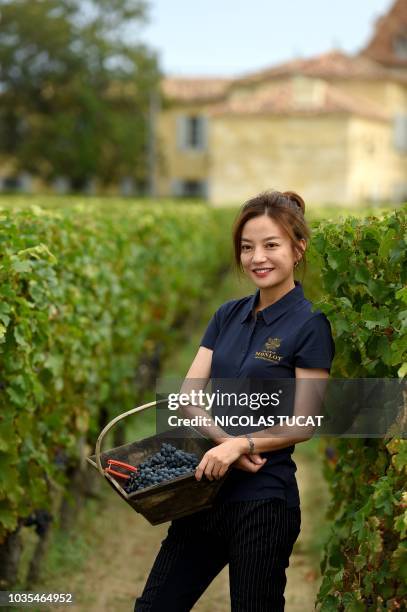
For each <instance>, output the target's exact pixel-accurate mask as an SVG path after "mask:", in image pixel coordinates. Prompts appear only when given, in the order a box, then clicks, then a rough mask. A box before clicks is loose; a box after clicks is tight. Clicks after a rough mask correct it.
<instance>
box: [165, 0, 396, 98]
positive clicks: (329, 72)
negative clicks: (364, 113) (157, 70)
mask: <svg viewBox="0 0 407 612" xmlns="http://www.w3.org/2000/svg"><path fill="white" fill-rule="evenodd" d="M406 4H407V0H406ZM292 75H303V76H308V77H315V78H322V79H327V80H332V81H334V80H335V79H389V80H397V81H403V82H405V83H407V73H406V72H403V71H400V70H392V69H390V68H387V67H385V66H383V65H381V64H379V63H378V62H375V61H374V60H372V59H371V58H370V57H365V56H364V55H348V54H346V53H343V52H342V51H338V50H334V51H329V52H327V53H322V54H320V55H316V56H314V57H310V58H306V59H304V58H300V59H294V60H290V61H287V62H283V63H281V64H277V65H276V66H272V67H270V68H266V69H264V70H260V71H256V72H251V73H249V74H246V75H243V76H241V77H236V78H219V77H217V78H215V77H214V78H209V77H205V78H202V77H166V78H164V79H163V81H162V84H161V86H162V91H163V93H164V95H165V96H166V97H167V98H170V99H172V100H177V101H178V102H198V101H199V102H209V103H210V102H216V101H219V100H221V99H222V98H225V97H226V94H227V93H228V91H229V90H231V89H234V88H235V87H241V86H245V85H248V86H250V85H251V84H256V83H261V82H264V81H268V80H270V81H272V80H274V79H278V78H281V77H288V76H292Z"/></svg>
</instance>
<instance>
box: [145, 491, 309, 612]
mask: <svg viewBox="0 0 407 612" xmlns="http://www.w3.org/2000/svg"><path fill="white" fill-rule="evenodd" d="M300 527H301V510H300V508H299V507H295V508H288V509H287V506H286V502H285V501H284V500H280V499H266V500H254V501H234V502H221V503H217V504H215V505H214V506H213V507H212V508H210V509H209V510H203V511H200V512H196V513H195V514H191V515H190V516H186V517H183V518H180V519H176V520H174V521H172V523H171V525H170V527H169V529H168V534H167V537H166V538H165V539H164V540H163V541H162V543H161V548H160V550H159V553H158V555H157V557H156V560H155V562H154V564H153V567H152V569H151V572H150V575H149V577H148V579H147V582H146V585H145V587H144V591H143V593H142V595H141V596H140V597H138V598H137V599H136V602H135V606H134V612H147V611H148V612H188V611H189V610H191V609H192V607H193V605H194V604H195V603H196V601H197V600H198V599H199V597H200V596H201V595H202V593H203V592H204V591H205V589H206V588H207V587H208V585H209V584H210V583H211V582H212V580H213V579H214V578H215V576H217V575H218V574H219V572H220V571H221V570H222V569H223V568H224V567H225V565H227V564H228V563H229V584H230V601H231V611H232V612H266V611H267V612H270V611H272V612H282V611H283V610H284V605H285V598H284V590H285V586H286V582H287V578H286V574H285V570H286V568H287V567H288V565H289V557H290V554H291V552H292V549H293V546H294V543H295V541H296V539H297V537H298V535H299V533H300Z"/></svg>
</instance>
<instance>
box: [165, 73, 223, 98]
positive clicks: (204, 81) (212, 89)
mask: <svg viewBox="0 0 407 612" xmlns="http://www.w3.org/2000/svg"><path fill="white" fill-rule="evenodd" d="M232 81H233V79H230V78H216V77H213V78H210V77H205V78H202V77H195V78H194V77H165V78H164V79H163V80H162V82H161V88H162V92H163V94H164V95H165V96H166V97H167V98H170V99H175V100H177V101H180V102H193V101H198V100H199V101H200V100H207V101H212V100H216V99H219V98H220V97H222V95H223V94H224V93H225V92H226V90H227V88H228V86H229V85H230V83H231V82H232Z"/></svg>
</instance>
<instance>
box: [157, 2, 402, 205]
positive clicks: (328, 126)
mask: <svg viewBox="0 0 407 612" xmlns="http://www.w3.org/2000/svg"><path fill="white" fill-rule="evenodd" d="M162 91H163V96H164V105H163V106H162V109H161V111H160V113H159V115H158V120H157V142H158V150H159V151H160V153H161V154H160V156H159V157H157V163H156V175H155V189H156V194H157V195H159V196H198V197H204V198H206V199H207V200H208V201H209V202H210V203H212V204H214V205H219V204H227V203H230V204H236V203H239V202H242V201H244V200H245V199H246V198H248V197H250V196H252V195H253V194H255V193H258V192H259V191H262V190H264V189H270V188H274V189H281V190H286V189H291V190H295V191H298V192H299V193H300V194H302V195H303V196H304V198H305V199H306V201H309V202H315V203H329V202H332V203H338V204H347V205H352V204H355V205H357V204H358V203H362V202H368V201H370V202H381V201H392V202H397V201H401V200H406V199H407V2H406V1H405V0H396V2H394V4H393V5H392V7H391V9H390V11H389V12H388V14H387V15H385V16H383V17H381V18H380V19H379V20H378V22H377V23H376V27H375V31H374V33H373V35H372V37H371V40H370V41H369V42H368V44H367V45H366V46H365V48H364V49H362V50H361V51H360V52H359V53H357V54H355V55H349V54H346V53H344V52H342V51H339V50H332V51H330V52H327V53H324V54H322V55H318V56H316V57H311V58H308V59H294V60H292V61H288V62H284V63H282V64H279V65H276V66H271V67H270V68H269V69H267V70H262V71H258V72H253V73H251V74H247V75H244V76H242V77H238V78H186V77H184V78H166V79H164V81H163V84H162Z"/></svg>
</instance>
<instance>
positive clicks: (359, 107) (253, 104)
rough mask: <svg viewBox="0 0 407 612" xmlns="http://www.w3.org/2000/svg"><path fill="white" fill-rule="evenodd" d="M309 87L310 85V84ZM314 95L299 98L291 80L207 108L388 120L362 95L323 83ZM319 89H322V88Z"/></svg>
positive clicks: (233, 112) (226, 111) (213, 111)
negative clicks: (338, 114) (343, 115)
mask: <svg viewBox="0 0 407 612" xmlns="http://www.w3.org/2000/svg"><path fill="white" fill-rule="evenodd" d="M310 86H311V87H312V84H310ZM316 86H317V87H319V91H316V93H317V95H316V96H314V97H312V91H311V92H310V94H311V96H310V97H309V99H308V100H307V98H304V96H302V95H301V93H300V95H298V93H297V92H298V89H296V86H295V84H294V83H293V82H292V81H291V82H288V83H286V84H283V85H281V86H280V87H278V88H277V89H275V90H274V91H267V90H266V89H264V90H263V91H262V90H259V91H254V92H253V93H249V94H248V95H247V96H237V97H233V96H232V97H231V98H230V99H228V100H225V101H224V102H219V103H218V104H214V105H212V106H211V107H210V109H209V113H210V114H211V115H213V116H219V115H224V114H227V115H308V116H309V115H323V114H331V113H347V114H354V115H359V116H364V117H369V118H372V119H377V120H380V121H387V120H388V119H389V116H388V114H387V113H386V112H385V111H383V109H382V108H381V107H380V106H378V105H376V104H374V103H373V102H371V101H370V100H367V99H365V98H363V97H361V96H356V95H354V94H349V93H347V92H344V91H342V90H341V89H339V88H338V87H335V86H333V85H330V84H328V83H324V82H322V84H321V83H320V84H317V85H316ZM321 87H322V88H321Z"/></svg>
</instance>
